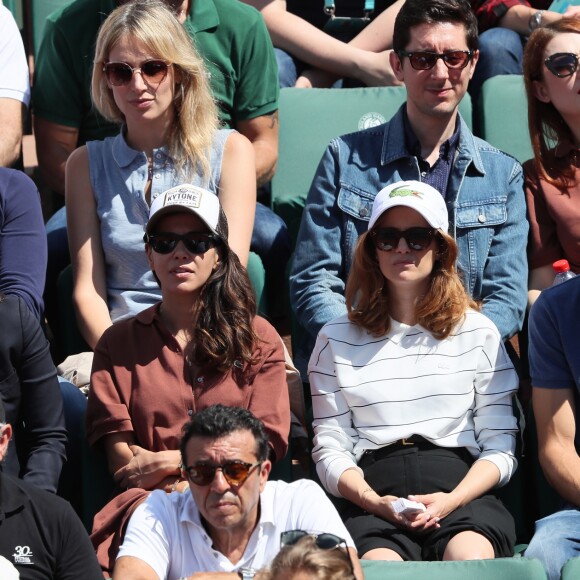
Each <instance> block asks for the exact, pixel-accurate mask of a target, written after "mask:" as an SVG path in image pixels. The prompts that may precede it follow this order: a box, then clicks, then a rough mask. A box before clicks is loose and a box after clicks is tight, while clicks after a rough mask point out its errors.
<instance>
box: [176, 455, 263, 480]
mask: <svg viewBox="0 0 580 580" xmlns="http://www.w3.org/2000/svg"><path fill="white" fill-rule="evenodd" d="M260 465H262V462H261V461H258V463H246V462H244V461H226V462H224V463H222V464H221V465H212V464H209V463H200V464H198V465H191V466H189V467H188V466H186V465H184V466H183V471H184V472H185V474H186V475H187V479H189V481H191V483H195V485H209V484H210V483H211V482H212V481H213V480H214V478H215V474H216V472H217V470H218V469H221V471H222V473H223V474H224V477H225V479H226V481H227V482H228V483H229V484H230V485H233V486H238V485H242V483H244V481H246V479H248V477H249V476H250V473H252V471H253V470H254V469H255V468H256V467H258V466H260Z"/></svg>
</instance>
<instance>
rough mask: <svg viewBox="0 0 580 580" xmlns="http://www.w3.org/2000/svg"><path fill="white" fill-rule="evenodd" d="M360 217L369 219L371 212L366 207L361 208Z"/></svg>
mask: <svg viewBox="0 0 580 580" xmlns="http://www.w3.org/2000/svg"><path fill="white" fill-rule="evenodd" d="M358 214H359V215H360V217H363V218H364V217H367V216H368V215H369V210H368V209H367V208H366V207H363V208H361V210H360V211H359V213H358Z"/></svg>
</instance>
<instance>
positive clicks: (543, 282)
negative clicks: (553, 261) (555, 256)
mask: <svg viewBox="0 0 580 580" xmlns="http://www.w3.org/2000/svg"><path fill="white" fill-rule="evenodd" d="M553 282H554V270H553V268H552V266H550V265H547V266H541V267H540V268H534V269H533V270H531V271H530V276H529V280H528V309H529V308H531V307H532V306H533V305H534V302H535V301H536V300H537V299H538V296H539V295H540V293H541V292H542V290H545V289H546V288H549V287H550V286H551V285H552V283H553Z"/></svg>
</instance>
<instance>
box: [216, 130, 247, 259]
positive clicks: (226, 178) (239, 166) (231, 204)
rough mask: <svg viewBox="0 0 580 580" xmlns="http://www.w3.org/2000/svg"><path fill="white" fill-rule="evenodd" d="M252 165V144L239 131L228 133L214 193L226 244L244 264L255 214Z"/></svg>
mask: <svg viewBox="0 0 580 580" xmlns="http://www.w3.org/2000/svg"><path fill="white" fill-rule="evenodd" d="M255 166H256V161H255V153H254V148H253V147H252V144H251V143H250V142H249V141H248V139H246V138H245V137H244V136H243V135H241V134H239V133H232V134H231V135H230V136H229V137H228V140H227V142H226V147H225V152H224V158H223V161H222V172H221V178H220V186H219V193H218V197H219V200H220V203H221V205H222V208H223V210H224V212H225V214H226V217H227V218H228V225H229V234H228V238H229V240H228V241H229V244H230V247H231V248H232V250H234V252H235V253H236V254H237V255H238V258H240V261H241V262H242V264H243V265H244V266H247V264H248V254H249V252H250V242H251V240H252V230H253V229H254V216H255V214H256V170H255V169H254V168H255Z"/></svg>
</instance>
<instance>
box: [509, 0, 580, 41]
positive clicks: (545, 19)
mask: <svg viewBox="0 0 580 580" xmlns="http://www.w3.org/2000/svg"><path fill="white" fill-rule="evenodd" d="M537 11H538V9H537V8H532V7H531V6H525V5H524V4H519V5H517V6H512V7H511V8H509V9H508V11H507V12H506V13H505V15H504V16H503V17H502V19H501V20H500V21H499V25H500V26H501V27H502V28H509V29H510V30H515V32H517V33H519V34H522V35H524V36H527V35H528V34H529V33H530V18H531V17H532V16H533V15H534V14H535V13H536V12H537ZM577 14H580V12H578V13H577V12H576V11H575V10H571V11H569V12H567V13H566V14H565V15H564V14H560V13H559V12H552V11H550V10H544V11H543V12H542V18H541V20H540V26H546V24H550V23H552V22H556V21H557V20H560V19H561V18H562V17H563V16H572V15H577Z"/></svg>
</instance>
